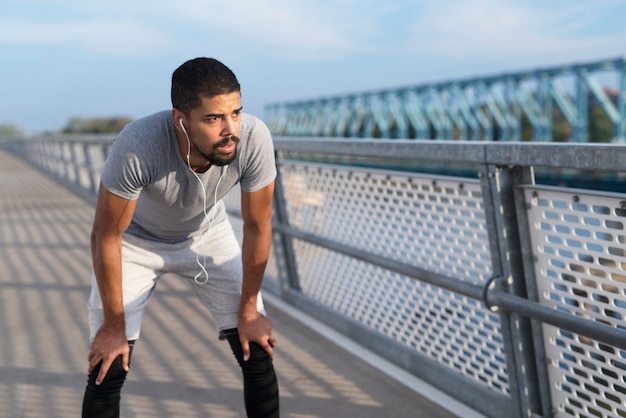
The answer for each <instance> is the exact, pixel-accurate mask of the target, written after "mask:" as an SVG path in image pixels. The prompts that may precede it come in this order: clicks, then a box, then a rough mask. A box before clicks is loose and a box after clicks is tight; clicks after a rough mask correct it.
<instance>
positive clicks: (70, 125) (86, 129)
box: [61, 117, 132, 134]
mask: <svg viewBox="0 0 626 418" xmlns="http://www.w3.org/2000/svg"><path fill="white" fill-rule="evenodd" d="M130 122H132V119H131V118H128V117H112V118H79V117H73V118H70V119H68V121H67V123H66V124H65V127H64V128H63V130H62V131H61V132H62V133H64V134H116V133H118V132H119V131H121V130H122V128H124V126H126V125H127V124H128V123H130Z"/></svg>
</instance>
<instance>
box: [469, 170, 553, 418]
mask: <svg viewBox="0 0 626 418" xmlns="http://www.w3.org/2000/svg"><path fill="white" fill-rule="evenodd" d="M531 175H532V174H531V173H530V172H522V171H520V170H519V168H518V167H508V166H507V167H501V166H495V165H484V166H482V168H481V173H480V177H481V184H482V190H483V198H484V202H485V203H484V204H485V216H486V223H487V230H488V234H489V244H490V247H491V257H492V265H493V275H494V277H503V278H505V280H504V281H503V282H500V283H497V284H496V285H497V286H499V287H500V288H502V289H504V290H505V291H508V292H510V293H512V294H514V295H517V296H520V297H526V286H525V275H524V265H523V260H522V248H521V246H520V240H519V231H518V221H517V210H516V201H517V200H516V194H515V186H516V184H517V182H519V181H520V180H522V181H530V176H531ZM500 323H501V327H502V335H503V341H504V349H505V352H506V355H507V368H508V371H509V387H510V391H511V398H512V404H513V405H512V407H513V408H514V411H513V410H512V411H511V417H520V418H521V417H527V416H531V415H532V413H537V412H539V411H541V410H542V405H541V398H542V397H541V395H540V390H539V387H538V386H539V385H538V383H537V381H538V376H537V373H536V361H535V349H534V340H533V333H532V326H531V323H530V321H529V320H528V319H526V318H524V317H522V316H520V315H518V314H515V313H508V312H502V311H501V312H500Z"/></svg>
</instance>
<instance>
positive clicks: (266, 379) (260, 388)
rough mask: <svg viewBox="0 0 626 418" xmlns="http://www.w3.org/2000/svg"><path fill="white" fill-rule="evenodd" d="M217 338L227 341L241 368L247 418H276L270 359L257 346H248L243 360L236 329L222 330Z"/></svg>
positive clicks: (275, 395)
mask: <svg viewBox="0 0 626 418" xmlns="http://www.w3.org/2000/svg"><path fill="white" fill-rule="evenodd" d="M221 337H222V338H226V339H227V340H228V343H229V344H230V348H231V350H232V351H233V354H234V355H235V358H236V359H237V362H238V363H239V366H240V367H241V371H242V373H243V389H244V399H245V404H246V412H247V414H248V418H276V417H278V416H279V396H278V381H277V379H276V373H275V371H274V363H273V361H272V357H270V355H269V354H267V352H266V351H265V350H264V349H263V348H262V347H261V346H260V345H259V344H257V343H250V358H249V359H248V361H243V348H242V347H241V343H240V342H239V333H238V332H237V330H236V329H234V330H226V331H224V332H223V333H222V335H221Z"/></svg>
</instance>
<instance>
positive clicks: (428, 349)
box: [12, 137, 626, 418]
mask: <svg viewBox="0 0 626 418" xmlns="http://www.w3.org/2000/svg"><path fill="white" fill-rule="evenodd" d="M109 142H110V141H108V140H96V139H78V138H74V139H67V138H65V139H64V138H56V139H49V140H29V141H23V142H19V143H13V144H12V146H13V149H14V150H15V151H16V152H19V153H20V154H21V155H23V156H24V157H26V158H27V159H29V160H30V161H32V162H33V163H34V164H36V165H37V166H39V167H42V168H43V169H45V170H46V171H49V172H51V173H53V174H54V175H56V176H58V177H60V178H63V179H65V180H67V181H68V182H69V183H71V184H73V185H78V186H79V188H80V189H82V190H87V191H88V194H89V195H90V196H94V194H95V191H96V188H97V185H98V181H99V178H98V172H99V169H100V165H101V164H102V162H103V160H104V158H105V155H106V152H107V148H108V144H109ZM275 147H276V150H277V156H278V159H277V161H278V168H279V177H278V182H277V189H276V195H275V206H274V221H275V222H274V223H275V227H274V230H275V232H274V245H273V248H272V256H271V260H270V263H269V265H268V268H267V277H266V280H265V283H264V288H265V290H266V291H269V292H272V293H273V294H275V295H277V296H279V297H280V298H282V299H283V300H285V301H287V302H289V303H290V304H292V305H294V306H296V307H297V308H299V309H300V310H302V311H304V312H307V313H308V314H310V315H313V316H314V317H316V318H317V319H319V320H321V321H324V322H325V323H327V324H328V325H330V326H332V327H334V328H336V329H337V330H339V331H341V332H343V333H344V334H345V335H347V336H348V337H350V338H352V339H353V340H355V341H356V342H359V343H361V344H363V345H364V346H366V347H368V348H369V349H371V350H373V351H375V352H377V353H378V354H380V355H381V356H383V357H385V358H387V359H389V360H390V361H392V362H394V363H396V364H398V365H399V366H401V367H403V368H404V369H406V370H407V371H409V372H411V373H413V374H414V375H416V376H417V377H419V378H420V379H422V380H424V381H426V382H429V383H430V384H432V385H433V386H435V387H438V388H439V389H441V390H443V391H445V392H447V393H448V394H450V395H451V396H453V397H455V398H457V399H458V400H460V401H461V402H463V403H465V404H467V405H468V406H470V407H472V408H474V409H476V410H477V411H480V412H482V413H483V414H485V415H487V416H490V417H498V418H500V417H519V418H521V417H546V418H547V417H568V418H569V417H577V418H586V417H607V418H608V417H626V402H625V401H624V399H626V330H624V315H626V255H625V248H626V247H625V241H626V231H625V227H626V194H624V193H623V191H624V190H626V188H623V187H622V186H623V174H624V173H622V172H621V170H622V169H623V167H624V161H626V146H619V145H607V144H603V145H588V144H579V145H573V144H536V143H535V144H529V143H507V144H503V143H486V142H458V141H450V142H446V141H415V140H411V141H403V140H382V141H381V140H345V139H341V140H337V139H321V138H315V139H313V138H308V139H307V138H296V139H294V138H285V137H279V138H276V139H275ZM544 179H549V180H545V181H544ZM607 179H610V180H611V181H607ZM607 184H610V185H611V187H610V188H611V191H607V188H606V187H605V186H606V185H607ZM579 185H584V188H583V187H579ZM589 185H591V186H589ZM573 186H574V187H573ZM226 200H227V206H228V208H229V211H230V212H231V215H232V219H233V224H234V226H235V229H236V230H238V231H239V232H238V233H239V234H241V221H240V219H239V218H238V216H237V215H238V213H239V196H238V193H237V192H234V193H231V194H229V196H227V198H226Z"/></svg>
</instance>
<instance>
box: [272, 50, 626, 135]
mask: <svg viewBox="0 0 626 418" xmlns="http://www.w3.org/2000/svg"><path fill="white" fill-rule="evenodd" d="M607 73H609V74H612V75H613V76H614V79H615V80H616V83H617V85H615V86H609V87H610V88H611V90H615V91H616V92H617V93H616V94H617V97H610V96H609V95H608V94H607V90H606V89H605V88H604V87H603V86H602V84H601V82H600V77H602V75H603V74H607ZM564 79H566V81H567V80H568V79H571V80H572V83H571V85H567V86H565V87H564V86H563V85H562V83H561V81H563V80H564ZM605 87H606V86H605ZM590 98H593V99H595V100H594V102H593V103H594V105H595V103H597V105H598V106H600V108H601V109H602V111H603V112H604V113H605V114H606V115H607V117H608V119H609V120H610V123H611V124H612V131H613V138H609V140H611V142H615V143H626V60H625V58H617V59H609V60H603V61H596V62H591V63H586V64H569V65H561V66H555V67H550V68H544V69H536V70H531V71H522V72H517V73H508V74H502V75H492V76H487V77H474V78H468V79H464V80H456V81H446V82H440V83H431V84H423V85H418V86H412V87H403V88H395V89H387V90H381V91H370V92H364V93H356V94H350V95H345V96H335V97H326V98H320V99H313V100H306V101H298V102H288V103H273V104H269V105H267V106H266V108H265V119H266V121H267V123H268V125H269V127H270V129H271V130H272V132H273V133H274V134H275V135H289V136H325V137H353V138H400V139H440V140H446V139H460V140H487V141H488V140H497V141H521V140H531V141H546V142H550V141H553V140H555V138H554V134H553V132H552V131H553V125H554V122H555V120H554V117H555V115H554V112H555V111H556V110H557V109H558V111H559V112H560V114H561V115H563V118H564V122H565V123H567V124H568V125H569V127H570V130H571V135H570V138H569V141H572V142H587V141H589V140H592V141H597V140H598V138H589V111H590V101H589V99H590ZM557 115H558V113H557ZM523 127H526V128H527V129H522V128H523ZM529 132H530V134H529ZM529 135H530V137H529Z"/></svg>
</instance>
